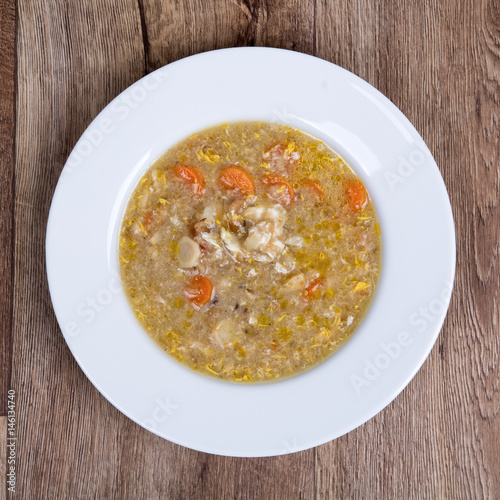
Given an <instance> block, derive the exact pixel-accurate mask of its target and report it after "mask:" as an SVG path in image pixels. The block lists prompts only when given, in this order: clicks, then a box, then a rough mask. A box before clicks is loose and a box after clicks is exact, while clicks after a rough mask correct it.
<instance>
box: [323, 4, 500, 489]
mask: <svg viewBox="0 0 500 500" xmlns="http://www.w3.org/2000/svg"><path fill="white" fill-rule="evenodd" d="M495 5H496V7H495ZM498 14H499V12H498V5H497V4H494V3H492V2H486V1H483V2H468V1H462V2H451V1H450V2H438V1H426V2H419V3H415V2H411V1H402V2H397V3H396V2H390V3H387V2H381V3H378V4H377V5H376V6H368V5H367V4H366V3H365V2H356V3H355V5H349V9H347V7H346V6H345V5H344V4H342V3H341V2H335V3H329V2H326V1H325V2H320V3H319V4H318V8H317V20H316V22H317V29H318V33H317V42H318V44H319V47H318V48H319V55H322V56H323V57H325V58H327V59H329V60H331V61H333V62H337V63H340V64H341V65H343V66H344V67H346V69H349V70H351V71H354V72H355V73H357V74H359V75H360V76H362V77H363V78H365V79H367V80H368V81H370V83H373V84H374V85H375V86H376V87H377V88H378V89H379V90H381V91H382V92H383V93H385V94H386V95H387V96H388V97H389V98H390V99H391V100H392V101H393V102H394V103H395V104H396V105H397V106H399V107H400V108H401V109H402V111H403V112H404V113H405V114H406V115H407V116H408V117H409V118H410V120H411V121H412V122H413V123H414V125H415V126H416V128H417V130H419V132H420V133H421V134H422V136H423V138H424V140H425V141H426V142H427V144H428V145H429V148H430V149H431V151H432V152H433V154H434V155H435V158H436V161H437V163H438V165H439V167H440V169H441V172H442V174H443V177H444V180H445V183H446V185H447V187H448V190H449V192H450V197H451V202H452V207H453V211H454V216H455V224H456V230H457V238H458V239H457V244H458V248H457V254H458V261H457V277H456V283H455V290H454V294H453V298H452V303H451V307H450V312H449V314H448V317H447V320H446V322H445V325H444V328H443V330H442V332H441V335H440V337H439V339H438V342H437V344H436V347H435V348H434V350H433V351H432V353H431V355H430V358H429V359H428V361H427V362H426V363H425V364H424V366H423V367H422V369H421V370H420V372H419V374H418V375H417V376H416V377H415V379H414V380H413V381H412V383H411V384H410V385H409V387H408V388H407V389H406V390H405V391H404V392H403V393H402V394H401V395H400V396H399V397H398V398H397V399H396V401H395V402H394V403H393V404H391V405H390V406H389V407H388V408H387V409H386V410H384V411H383V412H382V413H380V414H379V415H378V416H377V417H376V418H374V419H373V420H371V421H370V422H368V423H367V424H365V425H364V426H362V427H361V428H359V429H357V430H355V431H354V432H351V433H350V434H348V435H347V436H344V437H343V438H341V439H338V440H336V441H334V442H332V443H329V444H326V445H324V446H322V447H319V448H318V450H317V464H316V485H317V490H316V493H317V495H318V496H320V497H321V498H323V497H325V498H337V497H361V498H380V497H382V498H384V497H395V498H408V497H411V498H436V497H447V498H456V497H468V498H497V497H499V496H500V477H499V475H498V471H499V470H500V462H499V456H498V446H499V443H500V412H499V409H500V391H499V387H500V381H499V377H498V352H499V351H500V339H499V336H498V324H499V310H498V303H499V301H498V299H499V289H500V286H499V276H500V265H499V253H498V248H499V241H500V225H499V224H498V221H499V220H500V203H499V199H500V190H499V181H498V179H499V165H500V154H499V149H498V123H499V118H500V113H499V111H500V107H499V106H500V101H499V100H498V95H500V88H499V84H500V60H499V58H500V37H499V36H498V19H499V18H498ZM330 22H332V23H333V25H330V24H329V23H330ZM341 41H343V42H344V43H341ZM347 450H349V452H348V453H347V452H346V451H347ZM339 456H341V457H342V459H341V460H338V457H339ZM353 471H355V475H354V478H353Z"/></svg>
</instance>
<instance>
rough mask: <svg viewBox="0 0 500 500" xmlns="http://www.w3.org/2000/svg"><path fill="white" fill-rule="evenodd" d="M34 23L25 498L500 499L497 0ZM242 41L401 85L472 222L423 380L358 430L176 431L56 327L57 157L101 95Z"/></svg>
mask: <svg viewBox="0 0 500 500" xmlns="http://www.w3.org/2000/svg"><path fill="white" fill-rule="evenodd" d="M6 6H7V7H6ZM9 6H10V7H9ZM12 6H13V3H12V2H11V3H9V2H3V3H2V4H1V7H0V12H1V14H2V16H1V21H0V22H1V25H2V28H1V29H2V32H1V33H2V37H1V39H0V43H1V44H2V45H1V47H2V49H3V47H4V40H7V42H8V41H9V40H10V41H12V40H14V38H13V37H14V36H15V26H13V24H12V14H13V13H14V11H15V9H13V7H12ZM5 9H7V11H6V12H10V15H11V17H10V18H9V17H8V16H7V17H5V16H4V15H3V14H4V11H5ZM8 9H10V10H8ZM18 24H19V28H18V38H17V60H18V64H17V72H16V75H17V76H16V78H17V89H18V92H17V104H16V110H17V111H16V114H15V118H16V131H15V134H16V135H15V186H16V189H15V191H14V190H13V186H12V182H10V184H9V182H8V181H9V179H11V180H12V168H11V167H9V165H14V154H13V153H10V155H11V156H9V151H12V147H13V144H14V142H13V135H12V133H10V134H9V133H5V130H7V132H8V131H9V130H10V129H9V128H8V127H5V124H7V125H8V124H9V123H11V122H9V121H8V119H11V118H14V106H13V104H11V107H10V108H9V107H8V103H9V102H10V103H12V102H13V101H12V98H13V96H14V88H13V87H12V86H11V87H9V88H7V90H6V91H4V88H5V86H4V88H3V89H1V92H0V99H2V100H1V110H0V112H1V115H0V116H1V119H2V121H1V126H2V129H1V131H0V152H1V154H2V171H1V175H2V178H1V182H0V193H1V195H2V198H1V199H2V212H1V213H0V231H2V232H0V237H1V238H2V239H1V241H0V244H1V249H2V256H3V255H7V259H5V258H4V259H3V260H2V265H4V266H7V267H5V269H8V266H9V262H8V255H10V252H12V241H11V240H9V239H8V238H7V239H6V238H5V235H8V234H11V232H12V227H13V226H12V215H13V212H12V210H13V209H12V208H9V207H10V205H9V202H8V200H14V196H15V214H14V215H15V242H14V245H15V256H14V264H15V274H14V295H13V304H14V309H13V313H14V314H13V324H12V325H11V326H12V330H11V331H12V340H13V350H12V358H11V359H10V362H11V364H12V383H11V385H12V387H13V388H14V389H15V390H16V392H17V404H18V408H17V409H18V432H19V441H18V453H19V459H18V464H17V465H18V486H19V490H18V491H20V492H21V494H22V497H23V498H37V499H45V498H48V499H58V498H120V499H122V498H125V499H126V498H200V499H205V498H208V499H211V498H213V499H222V498H259V499H260V498H283V499H285V498H286V499H288V498H305V499H309V498H436V497H439V498H442V497H446V498H500V474H499V471H500V458H499V454H498V450H499V448H500V376H499V375H500V374H499V351H500V336H499V319H500V318H499V305H498V304H499V300H498V299H499V290H500V283H499V279H500V278H499V276H500V265H499V254H498V249H499V243H500V223H499V220H500V213H499V212H500V208H499V198H500V187H499V164H500V152H499V147H498V144H499V139H500V137H499V132H498V130H499V125H500V123H499V122H500V88H499V87H500V4H499V3H498V1H496V0H479V1H475V0H459V1H452V0H442V1H438V0H424V1H421V2H416V1H414V0H402V1H396V0H392V1H387V2H368V1H367V0H355V1H352V2H346V1H340V0H334V1H329V0H328V1H327V0H305V1H303V2H301V1H299V0H292V1H285V0H278V1H270V0H267V1H264V0H255V1H251V0H217V1H216V2H202V1H201V0H184V1H183V0H167V1H160V0H116V1H111V0H87V1H86V2H64V1H63V0H48V1H43V2H42V1H41V0H36V1H28V0H18ZM244 45H266V46H275V47H283V48H287V49H294V50H298V51H301V52H306V53H309V54H316V55H318V56H319V57H322V58H324V59H327V60H329V61H332V62H334V63H336V64H339V65H341V66H343V67H344V68H346V69H348V70H350V71H353V72H354V73H356V74H358V75H359V76H361V77H362V78H364V79H366V80H367V81H369V82H370V83H372V84H373V85H374V86H375V87H377V88H378V89H379V90H381V91H382V92H383V93H384V94H385V95H387V96H388V97H389V98H390V99H391V100H392V101H393V102H394V103H395V104H396V105H397V106H399V107H400V109H401V110H402V111H403V112H404V113H405V114H406V115H407V116H408V117H409V119H410V120H411V121H412V122H413V123H414V125H415V126H416V128H417V130H419V132H420V133H421V135H422V136H423V138H424V140H425V141H426V142H427V144H428V146H429V148H430V150H431V152H432V153H433V154H434V156H435V158H436V161H437V163H438V165H439V167H440V169H441V172H442V174H443V177H444V180H445V183H446V185H447V188H448V190H449V193H450V198H451V202H452V206H453V211H454V215H455V224H456V230H457V235H458V255H457V257H458V260H457V277H456V284H455V290H454V294H453V297H452V303H451V307H450V311H449V314H448V317H447V320H446V322H445V325H444V327H443V330H442V332H441V335H440V337H439V339H438V342H437V344H436V347H435V348H434V349H433V351H432V353H431V355H430V357H429V359H428V360H427V361H426V363H425V364H424V366H423V367H422V369H421V370H420V371H419V373H418V374H417V376H416V377H415V378H414V379H413V381H412V382H411V383H410V385H409V386H408V387H407V388H406V389H405V390H404V391H403V393H402V394H401V395H400V396H399V397H398V398H397V399H396V400H395V401H394V402H393V403H392V404H391V405H389V406H388V407H387V408H386V409H385V410H384V411H382V412H381V413H380V414H379V415H378V416H376V417H375V418H374V419H372V420H371V421H369V422H368V423H366V424H365V425H363V426H361V427H360V428H358V429H356V430H355V431H353V432H351V433H349V434H348V435H346V436H343V437H342V438H340V439H337V440H336V441H333V442H331V443H327V444H325V445H323V446H320V447H318V448H316V449H314V450H309V451H305V452H301V453H297V454H293V455H287V456H282V457H276V458H264V459H237V458H224V457H218V456H213V455H207V454H203V453H198V452H194V451H192V450H188V449H186V448H183V447H180V446H177V445H174V444H172V443H169V442H167V441H165V440H162V439H161V438H158V437H157V436H155V435H153V434H151V433H149V432H147V431H146V430H144V429H142V428H140V427H139V426H137V425H136V424H134V423H133V422H131V421H130V420H128V419H127V418H126V417H124V416H123V415H122V414H121V413H120V412H118V411H117V410H116V409H114V408H113V407H112V406H111V405H110V404H109V403H108V402H107V401H106V400H104V398H103V397H102V396H101V395H100V394H99V393H98V392H97V391H96V390H95V389H94V388H93V386H92V385H91V384H90V382H89V381H88V380H87V379H86V378H85V376H84V375H83V373H82V372H81V370H80V369H79V368H78V366H77V365H76V363H75V362H74V360H73V358H72V356H71V354H70V352H69V350H68V349H67V347H66V344H65V343H64V340H63V337H62V335H61V333H60V331H59V329H58V326H57V323H56V320H55V317H54V314H53V311H52V307H51V304H50V298H49V295H48V288H47V283H46V277H45V259H44V239H45V228H46V220H47V215H48V210H49V206H50V201H51V198H52V194H53V191H54V188H55V185H56V183H57V179H58V176H59V173H60V171H61V169H62V166H63V164H64V162H65V160H66V158H67V156H68V154H69V152H70V151H71V149H72V147H73V146H74V144H75V142H76V140H77V139H78V137H79V136H80V134H81V133H82V132H83V131H84V130H85V128H86V127H87V125H88V124H89V123H90V121H91V120H92V119H93V118H94V117H95V116H96V115H97V113H98V112H99V111H100V110H101V109H102V107H104V105H105V104H107V103H108V102H109V101H110V100H111V99H112V98H113V97H114V96H116V95H117V94H118V93H119V92H121V91H122V90H123V89H124V88H126V87H127V86H128V85H130V84H131V83H132V82H134V81H136V80H137V79H138V78H140V77H141V76H143V75H144V74H145V73H146V72H149V71H151V70H154V69H156V68H158V67H160V66H162V65H164V64H167V63H169V62H172V61H174V60H177V59H179V58H181V57H185V56H188V55H191V54H194V53H198V52H201V51H206V50H211V49H216V48H223V47H230V46H244ZM5 46H8V43H7V45H5ZM2 57H5V56H4V53H3V50H2ZM7 60H9V59H8V58H7ZM10 60H12V58H11V59H10ZM6 68H7V70H6ZM9 68H10V70H9ZM1 71H2V82H3V81H7V83H8V82H11V83H12V81H13V80H12V78H11V80H8V78H7V79H5V80H4V71H7V73H6V75H7V76H8V74H9V73H8V72H9V71H11V72H13V71H14V66H9V65H8V64H7V65H6V66H4V65H3V64H2V68H1ZM8 85H10V84H9V83H8ZM8 85H7V86H8ZM9 89H10V90H9ZM5 96H7V97H5ZM5 99H6V100H5ZM9 99H10V100H9ZM5 103H7V104H5ZM5 106H7V107H5ZM4 117H7V121H5V118H4ZM12 123H13V122H12ZM9 148H10V149H9ZM4 158H7V161H4ZM9 158H10V161H11V163H10V164H9ZM9 168H10V170H9ZM9 175H10V177H9ZM4 179H7V183H5V182H3V181H4ZM4 195H5V198H4ZM4 200H7V203H6V204H5V205H4ZM9 221H10V222H9ZM9 224H10V225H9ZM2 235H3V236H2ZM2 269H3V268H2ZM0 272H2V273H4V274H5V276H7V278H8V276H11V275H9V273H8V272H7V271H0ZM4 274H2V275H1V276H0V287H5V286H7V288H5V291H6V294H5V295H4V293H3V292H4V288H0V293H2V303H1V307H0V320H1V321H2V327H4V326H5V324H4V323H3V319H4V318H7V319H8V318H10V311H11V309H10V305H9V304H10V302H9V301H8V300H6V299H4V297H6V298H8V297H9V288H8V286H9V285H8V282H7V281H5V280H4V279H3V278H4ZM6 283H7V284H6ZM7 333H8V330H7ZM2 338H5V335H2ZM3 345H4V344H1V346H2V347H3ZM1 352H4V351H1ZM1 352H0V355H2V354H1ZM7 365H9V363H6V364H5V365H2V366H0V381H1V383H2V384H3V385H2V387H3V386H4V385H5V387H7V383H6V382H5V380H6V378H5V373H6V372H5V366H7ZM0 404H3V401H2V403H0ZM2 452H3V450H2Z"/></svg>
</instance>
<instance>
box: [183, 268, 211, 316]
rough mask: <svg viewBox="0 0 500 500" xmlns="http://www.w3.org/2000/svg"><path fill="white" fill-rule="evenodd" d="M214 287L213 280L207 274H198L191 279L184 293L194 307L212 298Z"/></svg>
mask: <svg viewBox="0 0 500 500" xmlns="http://www.w3.org/2000/svg"><path fill="white" fill-rule="evenodd" d="M213 289H214V287H213V286H212V282H211V281H210V280H209V279H208V278H207V277H206V276H202V275H201V274H197V275H196V276H193V277H192V278H191V279H190V280H189V282H188V284H187V285H186V289H185V291H184V294H185V295H186V298H187V299H188V300H189V302H191V304H193V306H194V307H196V308H199V307H201V306H203V305H204V304H206V303H207V302H208V301H209V300H210V299H211V298H212V292H213Z"/></svg>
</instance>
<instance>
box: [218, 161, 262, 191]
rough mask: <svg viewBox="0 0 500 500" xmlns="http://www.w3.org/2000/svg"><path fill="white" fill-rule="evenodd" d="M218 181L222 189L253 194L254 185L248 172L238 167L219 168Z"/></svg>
mask: <svg viewBox="0 0 500 500" xmlns="http://www.w3.org/2000/svg"><path fill="white" fill-rule="evenodd" d="M219 183H220V185H221V186H222V187H223V188H224V189H231V190H233V191H236V192H238V193H240V194H242V195H244V196H252V195H254V194H255V186H254V183H253V180H252V178H251V177H250V174H249V173H248V172H247V171H246V170H243V169H242V168H240V167H228V168H225V169H223V170H221V172H220V174H219Z"/></svg>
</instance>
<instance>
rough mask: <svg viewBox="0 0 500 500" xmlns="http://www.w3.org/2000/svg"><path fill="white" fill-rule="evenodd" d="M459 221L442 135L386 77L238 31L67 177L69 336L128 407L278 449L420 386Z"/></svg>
mask: <svg viewBox="0 0 500 500" xmlns="http://www.w3.org/2000/svg"><path fill="white" fill-rule="evenodd" d="M290 75H293V78H291V77H290ZM454 238H455V236H454V228H453V218H452V214H451V209H450V204H449V199H448V195H447V192H446V188H445V186H444V183H443V180H442V178H441V175H440V173H439V169H438V167H437V165H436V164H435V162H434V160H433V158H432V155H431V154H430V152H429V150H428V149H427V147H426V146H425V144H424V142H423V141H422V139H421V137H420V136H419V135H418V133H417V131H416V130H415V129H414V128H413V126H412V125H411V124H410V122H409V121H408V120H407V119H406V118H405V117H404V115H403V114H402V113H401V112H400V111H399V110H398V109H397V108H396V107H395V106H394V105H393V104H392V103H390V101H388V100H387V99H386V98H385V97H384V96H382V95H381V94H380V93H379V92H378V91H376V90H375V89H374V88H373V87H371V86H370V85H369V84H367V83H366V82H364V81H363V80H361V79H359V78H358V77H356V76H355V75H353V74H351V73H349V72H347V71H345V70H343V69H342V68H339V67H338V66H335V65H333V64H331V63H328V62H326V61H323V60H320V59H317V58H314V57H311V56H306V55H304V54H298V53H295V52H290V51H283V50H278V49H264V48H248V49H227V50H222V51H214V52H209V53H205V54H200V55H197V56H193V57H190V58H186V59H183V60H181V61H178V62H176V63H172V64H170V65H168V66H165V67H164V68H160V69H159V70H157V71H155V72H153V73H152V74H150V75H147V76H146V77H145V78H144V79H142V80H139V81H138V82H136V83H135V84H134V85H132V86H131V87H129V88H128V89H127V90H125V91H124V92H123V93H122V94H121V95H119V96H118V97H117V98H116V99H115V100H113V101H112V102H111V103H110V104H109V105H108V106H107V107H106V108H105V109H104V110H103V111H102V112H101V113H100V114H99V115H98V116H97V117H96V118H95V120H94V121H93V122H92V124H91V125H90V126H89V128H88V129H87V130H86V131H85V133H84V134H83V135H82V137H81V138H80V140H79V141H78V143H77V144H76V146H75V148H74V149H73V151H72V153H71V155H70V156H69V158H68V161H67V163H66V165H65V167H64V169H63V171H62V173H61V178H60V180H59V182H58V185H57V188H56V191H55V193H54V199H53V202H52V206H51V211H50V216H49V221H48V227H47V245H46V252H47V274H48V281H49V288H50V293H51V298H52V302H53V305H54V310H55V313H56V316H57V319H58V322H59V325H60V326H61V331H62V333H63V335H64V339H65V341H66V342H67V344H68V346H69V348H70V350H71V352H72V354H73V356H74V357H75V359H76V360H77V362H78V363H79V365H80V366H81V368H82V370H83V371H84V373H85V374H86V375H87V377H88V378H89V379H90V380H91V381H92V383H93V384H94V385H95V386H96V387H97V388H98V390H99V391H100V392H101V394H102V395H103V396H104V397H106V398H107V399H108V400H109V401H110V402H111V403H112V404H113V405H114V406H116V407H117V408H118V409H119V410H120V411H122V412H123V413H124V414H125V415H127V416H128V417H130V418H131V419H133V420H134V421H135V422H137V423H138V424H139V425H141V426H143V427H144V428H146V429H148V430H150V431H151V432H154V433H156V434H158V435H159V436H161V437H163V438H166V439H169V440H170V441H173V442H175V443H179V444H181V445H184V446H187V447H190V448H193V449H196V450H200V451H205V452H209V453H218V454H221V455H232V456H269V455H279V454H282V453H289V452H293V451H299V450H303V449H306V448H309V447H311V446H315V445H318V444H321V443H324V442H326V441H328V440H331V439H334V438H336V437H338V436H340V435H342V434H344V433H346V432H348V431H350V430H351V429H353V428H355V427H357V426H359V425H361V424H363V423H364V422H365V421H366V420H368V419H369V418H371V417H372V416H374V415H375V414H376V413H378V412H379V411H381V410H382V409H383V408H384V407H385V406H386V405H387V404H388V403H389V402H390V401H392V399H394V398H395V397H396V396H397V394H398V393H399V392H400V391H401V390H402V389H403V388H404V387H405V386H406V385H407V384H408V382H409V381H410V380H411V378H412V377H413V375H414V374H415V373H416V371H417V370H418V369H419V367H420V366H421V364H422V363H423V362H424V360H425V359H426V357H427V355H428V353H429V352H430V350H431V348H432V346H433V344H434V342H435V340H436V338H437V335H438V334H439V330H440V328H441V325H442V322H443V320H444V317H445V314H446V310H447V307H448V303H449V299H450V294H451V287H452V283H453V277H454V266H455V239H454ZM408 425H410V424H408Z"/></svg>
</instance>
